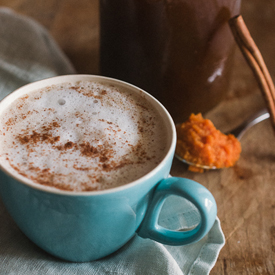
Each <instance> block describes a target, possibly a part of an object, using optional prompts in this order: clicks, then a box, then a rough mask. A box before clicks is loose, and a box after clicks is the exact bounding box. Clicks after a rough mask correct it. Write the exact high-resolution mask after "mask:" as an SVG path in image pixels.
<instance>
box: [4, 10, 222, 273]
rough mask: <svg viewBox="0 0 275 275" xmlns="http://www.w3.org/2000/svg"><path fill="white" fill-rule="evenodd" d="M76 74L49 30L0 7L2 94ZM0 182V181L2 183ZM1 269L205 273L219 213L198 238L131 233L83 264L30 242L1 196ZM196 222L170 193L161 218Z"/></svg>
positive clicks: (218, 240)
mask: <svg viewBox="0 0 275 275" xmlns="http://www.w3.org/2000/svg"><path fill="white" fill-rule="evenodd" d="M71 73H75V70H74V68H73V66H72V65H71V63H70V62H69V60H68V59H67V58H66V56H65V55H64V54H63V53H62V51H61V50H60V48H59V47H58V45H57V44H56V43H55V42H54V40H53V38H52V37H51V36H50V35H49V33H48V32H47V31H46V30H45V29H44V28H43V27H42V26H41V25H39V24H38V23H36V22H34V21H33V20H31V19H29V18H27V17H24V16H22V15H18V14H16V13H14V12H12V11H11V10H9V9H6V8H0V99H2V98H3V97H4V96H6V95H7V94H9V93H10V92H12V91H13V90H15V89H16V88H18V87H20V86H22V85H24V84H26V83H29V82H33V81H36V80H39V79H43V78H47V77H51V76H55V75H61V74H71ZM0 184H1V182H0ZM0 221H1V223H0V274H3V275H4V274H28V275H32V274H45V275H47V274H67V275H70V274H93V275H97V274H117V275H118V274H119V275H126V274H127V275H130V274H133V275H134V274H138V275H146V274H158V275H162V274H168V275H183V274H184V275H186V274H190V275H191V274H193V275H202V274H209V272H210V270H211V269H212V267H213V266H214V264H215V262H216V260H217V257H218V254H219V252H220V250H221V248H222V247H223V245H224V243H225V239H224V235H223V232H222V230H221V227H220V222H219V219H218V218H217V219H216V221H215V224H214V225H213V227H212V229H211V231H210V232H209V233H208V235H207V236H206V237H204V238H203V239H202V240H201V241H199V242H197V243H195V244H191V245H186V246H177V247H173V246H167V245H162V244H159V243H157V242H154V241H152V240H149V239H142V238H140V237H139V236H137V235H136V236H134V237H133V238H132V240H130V241H129V242H128V243H127V244H126V245H125V246H124V247H122V248H121V249H120V250H118V251H117V252H115V253H114V254H112V255H110V256H108V257H106V258H104V259H100V260H97V261H93V262H87V263H69V262H65V261H62V260H59V259H57V258H54V257H52V256H51V255H49V254H47V253H46V252H44V251H42V250H41V249H40V248H38V247H37V246H36V245H35V244H33V243H32V242H31V241H30V240H29V239H28V238H27V237H26V236H25V235H24V234H23V233H22V232H21V231H20V230H19V229H18V227H17V226H16V224H15V223H14V222H13V220H12V219H11V217H10V216H9V214H8V213H7V211H6V209H5V207H4V205H3V203H2V200H1V198H0ZM198 222H199V214H198V212H197V210H196V208H195V207H194V206H193V205H192V204H191V203H189V202H188V201H186V200H184V199H182V198H179V197H176V196H170V197H168V198H167V200H166V201H165V204H164V206H163V210H162V212H161V216H160V219H159V223H160V224H161V225H162V226H165V227H167V228H170V229H173V230H178V229H181V230H185V229H188V228H192V227H193V226H194V225H196V224H197V223H198Z"/></svg>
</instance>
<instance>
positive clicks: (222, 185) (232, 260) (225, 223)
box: [0, 0, 275, 275]
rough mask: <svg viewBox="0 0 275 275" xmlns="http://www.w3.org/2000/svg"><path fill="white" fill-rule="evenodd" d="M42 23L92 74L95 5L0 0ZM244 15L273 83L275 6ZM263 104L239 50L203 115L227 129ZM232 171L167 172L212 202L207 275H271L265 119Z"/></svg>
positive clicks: (274, 237)
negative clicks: (212, 259)
mask: <svg viewBox="0 0 275 275" xmlns="http://www.w3.org/2000/svg"><path fill="white" fill-rule="evenodd" d="M0 6H6V7H10V8H12V9H14V10H16V11H17V12H19V13H22V14H25V15H28V16H30V17H32V18H34V19H35V20H37V21H38V22H40V23H41V24H42V25H44V26H45V27H46V28H47V29H48V30H49V31H50V33H51V34H52V36H53V37H54V38H55V40H56V41H57V43H58V44H59V45H60V47H61V48H62V49H63V51H64V52H65V53H66V54H67V56H68V57H69V58H70V60H71V61H72V63H73V64H74V66H75V68H76V70H77V72H78V73H88V74H98V73H99V70H98V65H99V13H98V8H99V4H98V0H77V1H76V0H47V1H43V0H0ZM242 15H243V17H244V20H245V22H246V23H247V26H248V28H249V29H250V32H251V34H252V36H253V38H254V40H255V42H256V43H257V45H258V47H259V49H260V50H261V52H262V55H263V57H264V59H265V61H266V64H267V67H268V68H269V70H270V73H271V76H272V77H273V79H274V77H275V1H274V0H264V1H263V0H243V3H242ZM262 106H264V102H263V100H262V96H261V93H260V91H259V88H258V86H257V83H256V81H255V80H254V77H253V75H252V73H251V70H250V68H249V67H248V66H247V64H246V62H245V60H244V58H243V57H242V55H241V53H240V51H239V50H237V51H236V58H235V66H234V73H233V80H232V87H231V89H230V92H229V93H228V96H227V98H226V100H224V101H223V102H222V103H221V104H220V105H219V106H218V107H217V108H215V109H214V110H211V111H210V112H209V113H208V114H207V117H209V118H210V119H212V121H213V122H214V124H215V125H216V126H217V128H220V129H221V130H224V131H226V130H229V129H230V128H232V127H234V126H236V125H237V124H238V123H240V122H241V121H242V120H243V119H245V118H246V117H248V116H249V115H251V114H252V113H253V112H255V111H256V110H258V109H260V108H261V107H262ZM241 142H242V149H243V150H242V155H241V158H240V160H239V161H238V163H237V165H236V166H235V167H234V168H229V169H223V170H217V171H209V172H205V173H203V174H195V173H191V172H188V171H187V167H186V166H185V165H183V164H181V163H180V162H179V161H177V160H175V161H174V163H173V167H172V171H171V174H172V175H175V176H182V177H187V178H191V179H194V180H196V181H198V182H200V183H201V184H203V185H204V186H206V187H207V188H208V189H209V190H210V191H211V192H212V193H213V195H214V197H215V199H216V201H217V204H218V217H219V219H220V221H221V226H222V229H223V232H224V234H225V238H226V244H225V246H224V248H223V249H222V251H221V253H220V255H219V258H218V260H217V263H216V265H215V267H214V268H213V269H212V271H211V273H210V274H211V275H215V274H219V275H221V274H224V275H229V274H234V275H236V274H247V275H250V274H275V136H274V133H273V132H272V129H271V126H270V122H269V121H264V122H262V123H260V124H258V125H256V126H254V128H252V129H251V130H250V131H249V133H247V134H246V135H245V136H244V137H243V138H242V141H241Z"/></svg>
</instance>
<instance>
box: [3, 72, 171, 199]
mask: <svg viewBox="0 0 275 275" xmlns="http://www.w3.org/2000/svg"><path fill="white" fill-rule="evenodd" d="M85 80H90V81H99V80H105V81H106V82H107V84H110V83H118V84H119V85H121V86H126V87H128V88H130V89H131V90H132V91H133V90H134V91H135V92H138V91H141V92H142V94H144V95H145V96H146V99H147V98H150V103H152V104H154V105H155V106H158V110H161V112H162V113H163V114H165V118H164V122H165V125H167V126H168V125H169V128H170V129H167V132H168V134H169V132H171V137H169V140H171V141H170V145H169V144H168V146H167V147H168V149H167V152H166V154H165V156H164V157H163V159H162V160H161V162H160V163H159V164H158V165H157V166H156V167H155V168H154V169H152V170H151V171H150V172H149V173H147V174H145V175H143V176H142V177H140V178H138V179H136V180H134V181H131V182H129V183H126V184H123V185H121V186H117V187H112V188H109V189H104V190H94V191H69V190H62V189H58V188H55V187H49V186H46V185H41V184H39V183H34V182H32V181H31V180H29V179H28V178H25V177H23V176H22V177H21V176H19V175H17V174H13V173H12V172H11V171H9V170H8V169H7V168H5V167H4V166H3V165H2V164H1V163H0V170H2V171H3V172H4V173H6V174H8V175H9V176H11V177H12V178H14V179H16V180H17V181H18V182H20V183H22V184H24V185H27V186H29V187H31V188H34V189H37V190H40V191H43V192H47V193H53V194H57V195H71V196H93V195H101V194H108V193H114V192H119V191H123V190H125V189H128V188H130V187H132V186H135V185H138V184H140V183H141V182H144V181H146V180H148V179H149V178H151V177H152V176H153V175H154V174H157V173H158V172H159V171H160V170H161V169H162V168H163V167H164V166H165V163H166V161H168V159H169V158H170V156H171V154H174V150H175V147H176V127H175V124H174V121H173V119H172V117H171V115H170V114H169V112H168V111H167V110H166V108H165V107H164V106H163V105H162V104H161V103H160V102H159V101H158V100H157V99H156V98H155V97H153V96H152V95H150V94H149V93H148V92H146V91H145V90H143V89H141V88H139V87H137V86H135V85H133V84H130V83H128V82H125V81H122V80H119V79H115V78H111V77H105V76H100V75H92V74H71V75H61V76H54V77H49V78H45V79H42V80H38V81H35V82H31V83H28V84H26V85H23V86H21V87H19V88H18V89H16V90H14V91H13V92H11V93H10V94H8V95H7V96H6V97H4V98H3V99H2V100H1V101H0V116H1V107H2V105H3V104H5V103H6V102H7V103H8V105H9V104H10V103H11V102H13V101H14V100H15V99H17V98H18V97H20V96H22V95H24V94H26V92H24V91H26V90H28V89H30V91H34V90H36V89H39V88H43V87H47V86H50V85H54V84H59V83H62V82H67V81H85ZM49 82H50V83H49ZM36 86H39V87H37V88H36ZM20 92H21V94H20ZM15 94H17V95H18V97H16V98H15V99H12V98H13V97H14V95H15ZM4 109H5V108H3V110H4ZM160 115H161V114H160ZM162 117H163V116H162Z"/></svg>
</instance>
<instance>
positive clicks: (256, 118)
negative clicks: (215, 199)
mask: <svg viewBox="0 0 275 275" xmlns="http://www.w3.org/2000/svg"><path fill="white" fill-rule="evenodd" d="M269 117H270V114H269V112H268V111H267V109H263V110H261V111H259V112H257V113H256V114H255V115H253V116H251V117H250V118H248V119H247V120H246V121H244V122H243V123H242V124H240V125H239V126H237V127H236V128H234V129H232V130H231V131H229V132H228V133H227V134H232V135H234V136H235V137H236V138H237V139H238V140H240V139H241V138H242V136H243V135H244V134H245V132H246V131H247V130H248V129H250V128H251V127H252V126H254V125H255V124H258V123H259V122H261V121H263V120H265V119H268V118H269ZM175 157H176V158H177V159H179V160H180V161H182V162H184V163H186V164H188V165H191V166H196V167H199V168H203V169H208V170H209V169H217V168H216V167H215V166H212V167H210V166H207V165H201V164H196V163H192V162H189V161H187V160H185V159H183V158H181V157H180V156H179V155H177V154H175Z"/></svg>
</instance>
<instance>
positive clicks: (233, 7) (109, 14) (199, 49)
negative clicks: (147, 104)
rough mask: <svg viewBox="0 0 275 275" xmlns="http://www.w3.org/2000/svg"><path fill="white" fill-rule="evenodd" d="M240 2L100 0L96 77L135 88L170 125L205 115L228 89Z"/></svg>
mask: <svg viewBox="0 0 275 275" xmlns="http://www.w3.org/2000/svg"><path fill="white" fill-rule="evenodd" d="M240 3H241V0H101V1H100V9H101V10H100V23H101V26H100V28H101V36H100V39H101V42H100V45H101V46H100V52H101V57H100V58H101V62H100V64H101V74H102V75H105V76H110V77H114V78H117V79H121V80H124V81H127V82H129V83H132V84H134V85H137V86H138V87H140V88H142V89H144V90H146V91H147V92H149V93H150V94H152V95H153V96H154V97H156V98H157V99H159V100H160V102H161V103H163V105H164V106H165V107H166V108H167V109H168V111H169V112H170V114H171V115H172V117H173V119H174V121H175V122H176V123H177V122H183V121H185V120H186V119H187V118H188V117H189V115H190V114H191V113H192V112H193V113H196V112H202V113H204V112H206V111H207V110H209V109H211V108H212V107H214V106H215V105H216V104H217V103H219V102H220V101H221V100H222V98H223V97H224V96H225V95H226V92H227V90H228V88H229V80H230V73H231V67H232V61H233V54H234V48H235V43H234V38H233V36H232V34H231V31H230V28H229V26H228V23H227V22H228V19H229V18H230V17H232V16H235V15H237V14H238V13H239V11H240Z"/></svg>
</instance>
